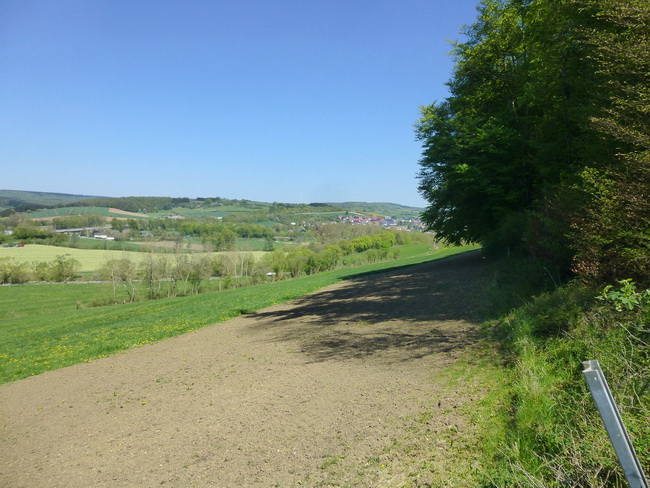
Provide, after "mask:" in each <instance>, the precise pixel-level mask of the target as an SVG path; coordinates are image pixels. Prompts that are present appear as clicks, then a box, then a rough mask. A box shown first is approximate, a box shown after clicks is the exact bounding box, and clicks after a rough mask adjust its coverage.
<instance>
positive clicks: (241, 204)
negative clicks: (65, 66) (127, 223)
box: [0, 190, 424, 218]
mask: <svg viewBox="0 0 650 488" xmlns="http://www.w3.org/2000/svg"><path fill="white" fill-rule="evenodd" d="M194 202H196V204H194ZM79 206H88V207H90V206H92V207H106V208H109V207H112V208H118V209H120V210H124V211H130V212H145V213H151V212H160V211H171V209H172V208H177V207H179V206H183V207H186V209H188V210H189V209H196V208H197V207H206V208H208V207H210V208H211V209H212V210H214V207H223V206H234V207H238V209H239V210H240V211H253V210H256V211H268V209H269V208H270V209H272V210H273V211H274V212H276V213H277V212H278V211H280V210H285V212H290V211H291V210H295V211H299V210H301V211H302V212H305V211H307V210H310V211H313V210H315V209H317V210H320V211H323V212H325V211H330V212H332V211H334V212H339V211H341V212H345V211H347V212H358V213H362V214H366V215H381V216H384V217H386V216H390V217H397V218H418V217H420V214H421V213H422V211H423V210H424V209H422V208H417V207H408V206H405V205H399V204H396V203H387V202H374V203H368V202H343V203H311V204H308V205H307V204H285V203H273V204H271V203H263V202H252V201H249V200H228V199H223V198H219V197H214V198H197V199H189V198H172V197H120V198H112V197H98V196H89V195H72V194H67V193H47V192H36V191H18V190H0V210H2V209H3V208H4V209H13V210H15V211H17V212H25V211H33V210H41V209H51V208H60V207H79ZM285 207H286V208H285ZM194 211H195V212H196V211H197V210H194ZM206 211H207V210H206ZM70 213H71V212H66V213H65V214H66V215H68V214H70ZM81 213H87V212H81ZM48 216H49V214H48Z"/></svg>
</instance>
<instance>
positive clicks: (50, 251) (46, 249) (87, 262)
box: [0, 240, 145, 273]
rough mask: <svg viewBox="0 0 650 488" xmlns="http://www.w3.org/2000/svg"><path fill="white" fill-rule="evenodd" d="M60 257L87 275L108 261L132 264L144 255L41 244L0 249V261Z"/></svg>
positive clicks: (24, 260) (25, 260)
mask: <svg viewBox="0 0 650 488" xmlns="http://www.w3.org/2000/svg"><path fill="white" fill-rule="evenodd" d="M93 242H99V243H101V241H96V240H93ZM107 242H108V241H107ZM61 255H69V256H70V257H71V258H74V259H76V260H77V261H79V263H81V268H80V271H81V272H82V273H87V272H92V271H95V270H96V269H97V268H99V267H100V266H101V265H102V264H103V263H105V262H106V260H108V259H113V258H115V259H119V258H124V257H128V258H129V259H131V260H133V261H134V262H140V260H141V259H142V257H143V256H144V255H145V254H144V253H141V252H135V251H116V250H108V249H76V248H69V247H58V246H47V245H41V244H25V247H0V259H1V258H11V259H14V260H16V261H20V262H26V263H33V262H35V261H36V262H41V261H53V260H54V259H56V257H57V256H61Z"/></svg>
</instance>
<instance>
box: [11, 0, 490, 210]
mask: <svg viewBox="0 0 650 488" xmlns="http://www.w3.org/2000/svg"><path fill="white" fill-rule="evenodd" d="M476 4H477V1H475V0H400V1H397V0H391V1H387V0H275V1H273V0H187V1H172V0H56V1H52V0H29V1H26V0H0V168H1V172H0V189H11V190H33V191H47V192H59V193H75V194H87V195H102V196H134V195H138V196H177V197H181V196H187V197H192V198H194V197H214V196H220V197H225V198H246V199H250V200H258V201H267V202H272V201H278V202H292V203H298V202H305V203H310V202H340V201H349V200H356V201H368V202H392V203H399V204H403V205H412V206H424V205H425V202H424V200H422V198H421V197H420V195H419V194H418V191H417V183H418V181H417V178H416V176H417V172H418V159H419V157H420V146H419V143H418V142H417V141H416V140H415V137H414V132H413V124H414V123H415V122H416V121H417V119H418V116H419V106H421V105H427V104H429V103H431V102H433V101H434V100H441V99H443V98H445V97H446V96H447V87H446V86H445V82H446V81H447V80H448V79H449V78H450V77H451V69H452V59H451V57H450V56H449V52H450V50H451V47H450V43H449V41H450V40H459V39H461V34H460V31H461V28H462V26H463V25H465V24H470V23H472V22H473V21H474V20H475V17H476V10H475V6H476Z"/></svg>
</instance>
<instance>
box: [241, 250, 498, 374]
mask: <svg viewBox="0 0 650 488" xmlns="http://www.w3.org/2000/svg"><path fill="white" fill-rule="evenodd" d="M485 275H486V266H485V263H484V260H483V258H482V256H481V253H480V252H478V251H474V252H469V253H465V254H461V255H456V256H451V257H449V258H446V259H442V260H438V261H431V262H429V263H424V264H421V265H416V266H409V267H405V268H399V269H396V270H391V271H388V272H384V273H381V274H375V273H373V274H366V275H362V276H356V277H354V278H352V279H350V280H348V281H346V282H343V283H342V284H340V285H339V286H335V287H330V288H328V289H325V290H322V291H319V292H316V293H312V294H310V295H308V296H306V297H303V298H301V299H298V300H296V301H294V302H293V304H292V306H290V307H280V308H275V309H267V310H262V311H260V312H257V313H254V314H251V315H249V316H248V318H249V319H250V320H252V321H253V325H251V331H260V330H264V331H266V332H271V333H272V337H273V339H272V340H275V341H278V342H283V341H296V340H297V341H298V342H299V343H300V347H301V352H302V353H305V354H307V355H309V356H310V357H311V358H312V360H314V361H325V360H330V359H349V358H363V357H368V356H371V355H375V354H378V353H382V354H383V355H384V357H385V358H386V359H387V360H390V361H402V360H409V359H415V358H421V357H424V356H427V355H430V354H435V353H438V352H450V351H453V350H456V349H461V348H464V347H466V346H468V345H469V344H472V343H474V342H475V341H476V339H477V337H478V334H479V332H478V327H477V326H476V325H477V324H478V322H479V321H480V317H481V312H482V310H481V309H482V300H481V291H482V290H483V289H484V286H485Z"/></svg>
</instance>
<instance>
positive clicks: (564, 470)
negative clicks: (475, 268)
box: [481, 267, 650, 488]
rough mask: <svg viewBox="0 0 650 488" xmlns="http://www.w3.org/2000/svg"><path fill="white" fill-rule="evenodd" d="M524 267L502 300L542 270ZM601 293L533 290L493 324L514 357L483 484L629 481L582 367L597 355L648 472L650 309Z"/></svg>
mask: <svg viewBox="0 0 650 488" xmlns="http://www.w3.org/2000/svg"><path fill="white" fill-rule="evenodd" d="M524 268H525V267H523V268H521V269H524ZM526 275H527V276H525V275H524V274H522V273H510V276H509V282H510V285H509V286H510V287H511V288H512V289H511V290H508V289H504V287H503V286H501V287H499V286H497V287H496V288H495V290H494V291H498V292H499V293H500V295H501V297H500V299H501V300H502V303H507V300H505V299H504V297H503V295H506V296H508V295H510V296H512V293H514V294H517V293H519V291H520V290H521V289H522V288H525V287H526V286H527V285H523V284H518V281H519V282H523V281H526V282H529V283H530V277H531V276H534V273H531V272H530V270H528V271H527V272H526ZM516 290H519V291H516ZM511 292H512V293H511ZM598 294H599V291H598V290H594V289H589V288H587V287H585V286H584V285H580V284H577V283H570V284H567V285H564V286H561V287H556V288H555V289H551V290H549V291H545V292H543V293H540V294H538V295H537V296H535V297H534V298H529V299H528V300H526V301H525V303H524V304H523V305H520V306H519V307H514V308H512V309H511V310H510V311H509V312H508V313H506V314H504V315H502V316H501V317H500V318H499V319H497V320H494V321H493V322H491V323H490V324H489V325H490V326H491V330H492V332H493V333H494V334H495V336H496V337H497V338H498V339H499V340H500V342H501V344H502V346H503V354H504V357H505V359H506V361H507V363H508V364H509V375H508V377H507V381H506V382H505V384H506V389H505V390H504V391H503V393H504V394H505V396H504V402H503V404H504V408H502V409H501V414H502V415H503V416H505V417H506V418H507V422H506V423H505V424H504V426H505V430H504V431H503V432H502V434H500V435H499V436H497V437H500V438H501V439H502V442H501V443H500V444H499V445H498V446H497V449H496V450H492V451H489V452H488V451H486V453H487V455H488V458H489V459H491V462H490V463H489V469H486V470H485V472H484V473H483V479H482V484H481V486H485V487H506V486H507V487H565V486H576V487H578V486H579V487H602V488H605V487H624V486H628V485H627V483H626V481H625V479H624V477H623V473H622V470H621V468H620V466H619V465H618V462H617V460H616V457H615V454H614V451H613V448H612V446H611V443H610V441H609V439H608V437H607V434H606V432H605V430H604V427H603V424H602V421H601V420H600V417H599V415H598V413H597V410H596V407H595V404H594V402H593V399H592V398H591V395H590V393H589V391H588V388H587V385H586V382H585V380H584V376H583V374H582V369H583V365H582V362H583V361H585V360H589V359H597V360H599V362H600V364H601V366H602V367H603V370H604V372H605V375H606V377H607V380H608V382H609V385H610V387H611V388H612V392H613V395H614V397H615V400H616V402H617V404H618V407H619V409H620V410H621V415H622V417H623V421H624V422H625V424H626V427H627V429H628V431H629V432H630V435H631V436H632V438H633V443H634V444H635V448H636V451H637V454H638V455H639V457H640V460H641V464H642V465H643V466H644V468H645V470H646V472H648V470H649V468H650V426H649V425H648V418H650V380H649V379H648V378H649V376H650V347H649V344H650V331H649V329H650V328H649V327H648V325H649V324H650V307H649V306H648V305H649V304H648V303H639V305H638V306H635V307H634V308H633V309H632V310H631V309H630V308H628V307H627V306H621V304H622V303H621V302H619V303H616V301H615V300H614V301H600V300H596V298H595V297H596V296H597V295H598ZM624 296H625V294H624V293H621V295H619V297H624ZM517 298H518V299H521V298H522V296H519V297H517ZM510 304H512V302H510Z"/></svg>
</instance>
